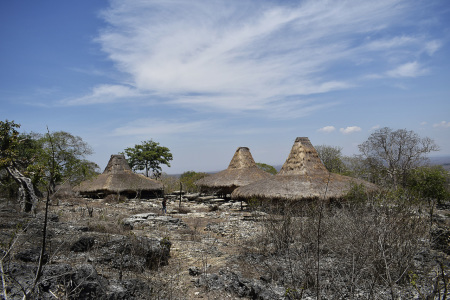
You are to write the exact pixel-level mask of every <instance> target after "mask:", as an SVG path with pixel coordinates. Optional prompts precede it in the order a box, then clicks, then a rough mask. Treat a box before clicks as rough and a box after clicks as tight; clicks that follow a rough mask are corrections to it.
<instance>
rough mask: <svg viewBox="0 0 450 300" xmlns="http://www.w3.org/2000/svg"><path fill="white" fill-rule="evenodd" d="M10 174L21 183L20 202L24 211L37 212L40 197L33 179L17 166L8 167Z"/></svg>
mask: <svg viewBox="0 0 450 300" xmlns="http://www.w3.org/2000/svg"><path fill="white" fill-rule="evenodd" d="M6 170H7V171H8V174H9V175H11V176H12V178H14V180H15V181H16V182H17V183H18V184H19V199H18V200H19V203H20V207H21V209H22V211H24V212H33V213H35V212H36V205H37V203H38V197H37V196H36V194H35V193H34V187H33V184H32V183H31V179H30V178H28V177H25V176H24V175H22V173H20V172H19V170H17V169H16V168H15V167H7V168H6Z"/></svg>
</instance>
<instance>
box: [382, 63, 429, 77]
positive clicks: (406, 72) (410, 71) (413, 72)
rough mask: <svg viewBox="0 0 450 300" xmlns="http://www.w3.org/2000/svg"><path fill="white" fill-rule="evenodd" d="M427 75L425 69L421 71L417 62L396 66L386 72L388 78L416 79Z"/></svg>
mask: <svg viewBox="0 0 450 300" xmlns="http://www.w3.org/2000/svg"><path fill="white" fill-rule="evenodd" d="M426 73H427V70H426V69H423V68H422V67H421V66H420V64H419V63H418V62H417V61H413V62H409V63H405V64H402V65H400V66H398V67H397V68H395V69H392V70H390V71H388V72H386V75H387V76H389V77H394V78H399V77H418V76H421V75H424V74H426Z"/></svg>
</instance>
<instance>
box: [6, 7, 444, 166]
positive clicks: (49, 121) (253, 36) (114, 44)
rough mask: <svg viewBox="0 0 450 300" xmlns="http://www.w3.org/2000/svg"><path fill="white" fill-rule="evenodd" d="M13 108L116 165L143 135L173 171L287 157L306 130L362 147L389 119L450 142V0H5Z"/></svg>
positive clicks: (27, 122)
mask: <svg viewBox="0 0 450 300" xmlns="http://www.w3.org/2000/svg"><path fill="white" fill-rule="evenodd" d="M0 20H1V21H0V22H1V23H0V24H1V26H0V119H2V120H5V119H8V120H14V121H15V122H16V123H20V124H21V125H22V127H21V130H22V131H24V132H30V131H34V132H40V133H44V132H46V127H47V126H48V128H49V129H50V130H51V131H59V130H64V131H67V132H70V133H72V134H74V135H78V136H81V137H82V138H83V140H85V141H86V142H88V143H89V144H90V145H91V146H92V148H93V149H94V151H95V154H94V155H92V156H90V157H89V159H90V160H92V161H95V162H96V163H98V164H99V165H100V166H101V168H104V167H105V166H106V163H107V161H108V159H109V156H110V155H111V154H116V153H118V152H121V151H123V150H124V149H125V148H126V147H132V146H134V145H135V144H137V143H140V142H141V141H144V140H149V139H153V140H154V141H156V142H159V143H160V144H161V145H163V146H166V147H168V148H169V149H170V150H171V152H172V154H173V156H174V160H173V161H172V167H171V168H166V167H165V168H163V171H165V172H167V173H169V174H170V173H182V172H184V171H189V170H194V171H218V170H222V169H225V168H226V167H227V166H228V163H229V162H230V160H231V158H232V156H233V154H234V152H235V150H236V149H237V148H238V147H240V146H246V147H249V148H250V151H251V153H252V155H253V157H254V159H255V160H256V161H257V162H264V163H268V164H272V165H280V164H283V163H284V161H285V160H286V158H287V155H288V153H289V151H290V149H291V147H292V144H293V142H294V140H295V138H296V137H298V136H307V137H309V138H310V140H311V142H312V143H313V145H322V144H326V145H331V146H340V147H342V148H343V153H344V154H346V155H352V154H356V153H358V147H357V145H358V144H361V143H362V142H364V141H365V140H366V139H367V138H368V137H369V135H370V134H371V132H373V130H375V129H376V128H380V127H385V126H387V127H391V128H392V129H408V130H413V131H415V132H416V133H418V134H419V135H421V136H423V137H425V136H428V137H430V138H432V139H434V140H435V142H436V143H437V144H438V145H439V146H440V148H441V151H440V152H439V153H435V154H438V155H450V55H449V54H450V3H449V2H448V1H447V0H436V1H420V0H418V1H409V0H408V1H406V0H405V1H400V0H380V1H356V0H355V1H350V0H349V1H340V0H337V1H324V0H314V1H275V0H272V1H270V0H260V1H250V0H247V1H246V0H227V1H215V0H208V1H196V0H184V1H182V0H164V1H163V0H148V1H146V0H142V1H131V0H130V1H119V0H117V1H106V0H83V1H81V0H79V1H60V0H52V1H50V0H42V1H32V0H22V1H1V2H0Z"/></svg>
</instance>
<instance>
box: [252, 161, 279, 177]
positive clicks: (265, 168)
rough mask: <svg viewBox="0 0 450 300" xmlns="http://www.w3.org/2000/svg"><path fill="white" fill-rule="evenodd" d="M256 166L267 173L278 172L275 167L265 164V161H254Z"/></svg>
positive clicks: (274, 173)
mask: <svg viewBox="0 0 450 300" xmlns="http://www.w3.org/2000/svg"><path fill="white" fill-rule="evenodd" d="M256 165H257V166H258V168H260V169H261V170H263V171H266V172H267V173H270V174H272V175H276V174H277V173H278V171H277V169H275V168H274V167H273V166H271V165H268V164H265V163H259V162H258V163H256Z"/></svg>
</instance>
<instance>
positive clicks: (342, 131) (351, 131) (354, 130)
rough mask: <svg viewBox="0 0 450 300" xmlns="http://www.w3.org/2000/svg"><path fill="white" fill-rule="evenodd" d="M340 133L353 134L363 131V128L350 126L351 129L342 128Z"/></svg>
mask: <svg viewBox="0 0 450 300" xmlns="http://www.w3.org/2000/svg"><path fill="white" fill-rule="evenodd" d="M339 131H340V132H341V133H343V134H352V133H355V132H359V131H361V127H358V126H349V127H345V128H341V129H339Z"/></svg>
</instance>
